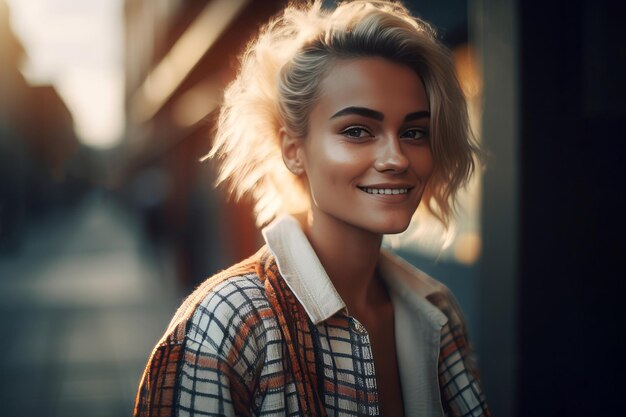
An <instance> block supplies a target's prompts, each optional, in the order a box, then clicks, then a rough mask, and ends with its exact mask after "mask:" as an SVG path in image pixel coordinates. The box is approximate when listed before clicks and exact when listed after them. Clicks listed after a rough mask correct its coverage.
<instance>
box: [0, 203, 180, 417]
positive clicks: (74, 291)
mask: <svg viewBox="0 0 626 417" xmlns="http://www.w3.org/2000/svg"><path fill="white" fill-rule="evenodd" d="M164 265H167V262H164V261H162V260H159V261H157V259H156V258H155V256H154V255H153V254H151V251H150V250H149V248H148V244H147V242H146V241H145V238H144V237H143V236H142V234H141V232H140V229H139V225H138V224H137V222H136V221H135V220H133V218H132V217H130V216H129V215H128V214H127V213H124V212H123V211H122V210H121V209H120V208H119V207H118V206H117V205H116V204H115V202H114V201H112V200H111V199H110V198H107V197H105V196H104V195H103V194H98V193H94V194H92V195H89V196H87V197H86V198H85V199H83V201H82V202H81V203H80V204H79V205H78V206H77V207H75V208H74V209H72V210H68V211H67V212H66V213H65V214H64V215H63V216H61V217H58V218H57V219H56V220H54V221H46V222H45V224H43V225H40V226H38V228H37V229H36V230H31V231H29V233H28V236H27V237H26V239H24V245H23V247H22V248H21V250H20V252H19V254H17V255H11V256H6V255H3V256H1V257H0V335H2V338H3V340H2V343H0V358H1V359H0V375H1V376H2V377H1V379H0V381H1V382H0V415H2V416H49V417H56V416H58V417H61V416H63V417H72V416H90V417H98V416H116V417H117V416H126V415H130V414H131V411H132V406H133V402H134V395H135V393H136V389H137V385H138V381H139V378H140V375H141V372H142V370H143V367H144V365H145V362H146V360H147V358H148V354H149V352H150V350H151V349H152V347H153V345H154V343H155V342H156V341H157V339H158V338H159V336H160V335H161V333H162V332H163V330H164V329H165V326H166V325H167V323H168V321H169V319H170V317H171V316H172V315H173V312H174V311H175V309H176V307H177V306H178V304H179V303H180V298H179V297H178V294H177V291H176V288H175V287H174V281H173V278H172V277H171V276H170V274H169V273H168V271H167V269H168V268H166V267H164Z"/></svg>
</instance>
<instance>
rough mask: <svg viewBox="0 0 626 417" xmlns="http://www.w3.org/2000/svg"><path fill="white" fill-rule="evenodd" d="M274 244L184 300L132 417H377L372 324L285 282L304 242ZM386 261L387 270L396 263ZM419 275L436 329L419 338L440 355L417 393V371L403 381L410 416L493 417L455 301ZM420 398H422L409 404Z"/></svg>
mask: <svg viewBox="0 0 626 417" xmlns="http://www.w3.org/2000/svg"><path fill="white" fill-rule="evenodd" d="M266 240H267V236H266ZM269 243H270V247H271V249H272V250H270V248H268V246H264V247H263V248H261V250H260V251H259V252H258V253H257V254H255V255H254V256H252V257H251V258H249V259H247V260H245V261H243V262H241V263H239V264H237V265H235V266H233V267H231V268H230V269H228V270H226V271H223V272H222V273H220V274H218V275H216V276H214V277H212V278H210V279H208V280H207V281H205V282H204V283H203V284H202V285H201V286H200V287H199V288H198V289H197V290H196V291H195V292H194V293H193V294H192V295H191V296H190V297H189V298H188V299H187V300H186V301H185V302H184V303H183V305H182V306H181V307H180V309H179V310H178V312H177V313H176V315H175V317H174V318H173V320H172V322H171V323H170V326H169V328H168V329H167V331H166V332H165V335H164V336H163V338H162V339H161V341H160V342H159V343H158V344H157V346H156V347H155V349H154V351H153V353H152V356H151V357H150V359H149V361H148V365H147V367H146V369H145V372H144V375H143V378H142V381H141V384H140V387H139V391H138V394H137V400H136V404H135V410H134V414H135V416H145V417H147V416H235V415H237V416H274V415H279V416H281V415H293V416H327V415H333V416H335V415H336V416H339V415H353V416H354V415H359V416H366V415H367V416H376V415H379V407H378V399H377V389H376V376H375V373H374V361H373V356H372V351H371V347H370V344H369V338H368V336H367V332H366V330H365V328H364V327H363V326H362V325H361V324H360V323H359V322H358V321H356V319H354V318H352V317H350V316H349V315H348V314H347V310H346V309H345V308H342V305H341V304H339V305H333V302H334V301H336V300H337V299H338V298H337V297H333V296H332V295H331V296H329V297H321V298H323V300H321V303H322V304H311V303H310V302H309V300H306V299H304V300H303V299H302V298H303V294H304V296H305V297H306V295H307V291H309V292H310V291H311V290H312V288H309V289H308V290H307V291H304V292H303V291H302V288H301V287H298V285H299V283H298V282H297V281H294V280H293V279H291V278H289V277H290V276H291V275H292V274H293V273H294V271H293V270H291V269H290V268H288V267H287V266H286V265H284V258H285V256H283V253H282V252H283V251H284V250H288V248H290V247H292V246H297V245H296V244H294V242H290V241H284V242H282V243H283V244H282V245H281V244H280V243H281V242H278V243H277V242H274V244H273V245H272V242H269ZM296 243H297V242H296ZM275 253H276V254H278V255H279V256H278V259H277V257H276V256H275ZM384 257H385V258H386V259H387V264H392V267H393V263H394V262H398V261H397V260H396V259H393V258H390V255H389V254H384ZM281 259H282V260H283V265H280V266H281V267H279V264H280V261H281ZM401 268H405V269H406V265H401ZM313 269H315V268H313ZM281 272H282V274H281ZM295 272H297V271H295ZM383 273H385V272H384V267H383ZM283 275H284V276H283ZM420 279H421V282H418V281H416V282H414V284H415V285H414V286H413V288H411V291H410V292H411V294H412V293H414V292H416V293H424V286H425V287H428V291H427V292H426V293H427V296H426V298H425V300H424V299H422V300H421V301H420V300H417V301H418V302H421V303H424V305H427V306H428V307H427V309H426V310H424V311H426V312H427V315H428V314H429V315H431V316H432V317H430V318H428V319H427V320H426V323H427V325H426V326H425V327H424V328H425V329H426V331H427V332H428V331H431V330H433V329H435V330H436V333H433V332H431V333H423V332H422V333H420V337H422V336H424V335H432V334H434V335H435V336H436V337H435V338H434V339H433V338H431V337H426V341H425V343H426V345H425V346H431V345H432V346H434V348H435V350H434V351H435V352H436V354H435V355H431V354H429V353H428V352H429V351H426V354H424V355H422V356H423V358H425V359H422V360H421V361H420V360H418V359H416V363H417V364H418V365H417V369H416V372H410V374H414V373H415V374H419V373H424V374H429V372H428V369H429V367H430V368H432V372H433V374H434V377H433V378H432V381H433V383H431V384H426V385H424V384H423V383H418V384H413V385H414V386H411V387H410V388H411V390H413V389H414V388H415V389H416V388H417V387H416V386H415V385H418V386H419V387H420V390H419V391H420V392H418V391H417V390H416V391H412V392H407V391H406V389H405V388H406V387H405V386H404V385H405V381H409V383H407V385H411V383H410V381H411V379H410V377H411V375H408V376H407V378H406V379H403V380H402V382H403V392H404V394H405V395H404V402H405V412H406V414H407V416H408V415H422V416H450V417H457V416H489V415H490V412H489V409H488V407H487V405H486V402H485V399H484V395H483V394H482V389H481V387H480V383H479V379H478V374H477V371H476V368H475V366H474V363H473V360H472V355H471V352H470V348H469V345H468V342H467V339H466V336H465V328H464V325H463V322H462V319H461V315H460V313H459V309H458V307H457V305H456V303H455V301H454V299H453V297H452V296H451V295H450V294H449V291H448V290H447V289H446V288H445V287H444V286H443V285H441V284H439V283H437V282H436V281H434V280H432V279H430V278H428V277H420ZM290 284H291V285H290ZM420 286H421V288H420ZM294 290H295V291H294ZM313 290H314V288H313ZM405 290H406V288H405ZM405 292H406V291H405ZM296 294H298V295H300V297H298V296H297V295H296ZM316 295H317V297H314V298H316V299H319V298H320V297H319V294H316ZM339 300H340V298H339ZM329 303H330V305H329ZM344 307H345V306H344ZM429 309H430V310H429ZM330 312H334V313H333V314H331V313H330ZM433 318H434V319H433ZM442 318H443V320H442ZM430 319H433V320H430ZM429 320H430V321H429ZM429 329H430V330H429ZM431 339H433V340H431ZM435 339H436V340H435ZM416 350H422V347H418V346H416ZM399 354H400V352H399ZM415 354H416V355H417V352H416V353H415ZM399 357H401V355H399ZM422 363H423V364H422ZM400 365H401V371H402V370H403V369H402V368H406V367H404V366H402V365H403V364H400ZM426 380H430V379H426ZM436 381H438V386H437V384H436ZM432 386H435V387H434V388H433V387H432ZM429 388H433V389H432V390H430V391H432V392H430V393H429ZM421 391H424V393H422V392H421ZM420 395H421V396H423V397H425V398H426V400H424V401H420V405H415V404H411V400H412V398H411V397H416V398H417V397H420ZM407 397H408V398H407ZM433 404H435V405H433Z"/></svg>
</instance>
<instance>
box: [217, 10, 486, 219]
mask: <svg viewBox="0 0 626 417" xmlns="http://www.w3.org/2000/svg"><path fill="white" fill-rule="evenodd" d="M367 56H380V57H383V58H386V59H389V60H391V61H394V62H397V63H400V64H404V65H407V66H409V67H411V68H412V69H414V70H415V71H416V72H417V74H418V75H419V76H420V77H421V79H422V81H423V82H424V86H425V88H426V94H427V96H428V100H429V103H430V114H431V126H430V132H431V135H430V136H431V148H432V153H433V160H434V171H433V174H432V176H431V178H430V180H429V182H428V185H427V187H426V190H425V193H424V196H423V198H422V201H423V202H424V203H425V204H426V208H427V209H428V211H429V212H430V213H432V214H433V215H434V216H435V217H436V218H438V219H439V220H440V221H441V222H442V223H443V224H444V225H445V226H447V225H448V222H449V219H450V216H451V214H452V213H453V211H454V205H455V198H456V193H457V191H458V190H459V189H460V188H461V187H462V186H464V185H465V184H466V183H467V181H468V180H469V178H470V177H471V175H472V173H473V171H474V168H475V162H474V160H475V157H476V156H477V155H478V152H479V150H478V147H477V146H476V142H475V140H474V138H473V136H472V134H471V129H470V126H469V120H468V114H467V106H466V102H465V97H464V95H463V92H462V90H461V87H460V85H459V82H458V80H457V78H456V74H455V69H454V65H453V63H452V60H451V57H450V54H449V51H448V50H447V49H446V48H445V47H444V46H443V45H441V44H440V43H439V42H438V41H437V39H436V33H435V31H434V29H433V28H432V27H431V26H430V25H429V24H428V23H426V22H424V21H422V20H420V19H418V18H415V17H413V16H411V15H410V13H409V12H408V10H407V9H406V8H405V7H404V6H402V5H401V4H399V3H396V2H391V1H349V2H344V3H341V4H340V5H339V6H337V8H336V9H335V10H332V11H329V10H324V9H322V7H321V1H319V0H316V1H315V2H313V3H305V4H302V3H293V4H291V5H289V6H288V7H287V8H286V9H285V10H284V12H283V13H282V14H281V15H280V16H278V17H276V18H275V19H273V20H272V21H270V22H269V23H268V24H267V25H266V26H264V27H263V28H262V29H261V31H260V33H259V35H258V36H257V37H256V38H255V39H253V40H252V42H250V43H249V45H248V47H247V48H246V50H245V52H244V53H243V55H242V57H241V67H240V70H239V73H238V74H237V77H236V78H235V80H234V81H233V82H232V83H231V84H230V85H229V86H228V87H227V89H226V91H225V93H224V102H223V105H222V108H221V112H220V115H219V119H218V122H217V126H216V134H215V137H214V142H213V147H212V149H211V151H210V153H209V155H208V157H217V158H218V159H219V163H220V173H219V177H218V183H223V182H225V183H227V184H228V190H229V192H230V193H231V194H232V195H234V196H235V198H237V199H239V198H241V197H244V196H247V195H249V196H251V197H252V199H253V200H254V203H255V206H254V207H255V214H256V218H257V224H258V225H259V226H261V225H264V224H266V223H268V222H270V221H271V220H272V219H273V218H274V217H276V215H278V214H280V213H285V212H287V213H289V212H291V213H293V212H299V211H303V210H306V209H307V208H308V207H309V204H310V203H309V199H308V195H307V192H306V190H305V189H304V187H303V184H302V182H301V181H300V180H299V178H298V177H296V176H295V175H293V174H291V173H290V172H289V171H288V170H287V168H286V167H285V165H284V163H283V161H282V153H281V147H280V139H279V131H280V129H281V128H285V129H286V131H287V132H288V133H289V134H290V135H293V136H294V137H299V138H305V137H306V136H307V132H308V115H309V114H310V112H311V110H312V108H313V106H314V105H315V103H316V101H317V99H318V95H319V91H320V88H319V86H320V83H321V81H322V80H323V79H324V77H325V76H326V75H327V74H328V72H329V69H330V68H331V66H332V64H333V63H334V62H336V61H337V60H340V59H351V58H358V57H367Z"/></svg>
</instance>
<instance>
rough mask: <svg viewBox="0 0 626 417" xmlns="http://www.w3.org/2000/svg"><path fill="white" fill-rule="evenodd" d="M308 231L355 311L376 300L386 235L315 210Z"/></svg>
mask: <svg viewBox="0 0 626 417" xmlns="http://www.w3.org/2000/svg"><path fill="white" fill-rule="evenodd" d="M304 229H305V233H306V235H307V237H308V239H309V241H310V243H311V246H312V247H313V249H314V250H315V253H316V254H317V257H318V258H319V260H320V262H321V263H322V266H323V267H324V269H325V270H326V273H327V274H328V276H329V278H330V280H331V281H332V282H333V285H334V286H335V288H336V289H337V292H339V295H340V296H341V298H342V299H343V300H344V302H345V303H346V306H347V307H348V310H349V311H351V312H357V311H363V310H365V309H366V308H367V306H368V304H370V303H371V302H372V300H371V298H372V297H371V295H372V293H375V292H376V291H372V289H373V288H374V286H376V285H378V283H377V281H376V280H375V276H376V264H377V263H378V257H379V253H380V245H381V242H382V235H380V234H377V233H372V232H368V231H366V230H363V229H361V228H358V227H355V226H353V225H350V224H348V223H345V222H343V221H341V220H338V219H336V218H333V217H330V216H328V215H326V214H324V213H318V212H316V211H315V210H313V211H312V212H311V213H310V214H309V216H308V219H307V222H306V224H305V228H304Z"/></svg>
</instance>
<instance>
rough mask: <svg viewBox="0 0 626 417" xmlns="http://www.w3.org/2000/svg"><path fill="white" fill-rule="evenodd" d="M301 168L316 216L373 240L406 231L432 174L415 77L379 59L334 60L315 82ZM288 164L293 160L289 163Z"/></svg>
mask: <svg viewBox="0 0 626 417" xmlns="http://www.w3.org/2000/svg"><path fill="white" fill-rule="evenodd" d="M320 88H321V94H320V99H319V101H318V103H317V104H316V105H315V106H314V107H313V109H312V111H311V113H310V115H309V134H308V136H307V138H305V139H304V140H300V141H298V142H297V145H296V146H297V149H296V150H295V151H294V152H292V153H291V154H292V155H293V157H289V156H287V157H285V160H286V162H287V163H288V165H289V161H290V160H291V161H292V162H293V161H294V160H295V161H296V162H298V161H299V162H300V166H301V168H302V170H303V172H302V175H303V176H304V177H305V179H306V182H307V183H308V187H309V191H310V195H311V212H312V215H313V217H314V218H316V217H317V218H320V217H323V218H324V220H325V222H326V223H328V221H331V222H340V223H342V224H343V225H344V226H345V225H346V224H347V225H350V226H353V227H356V228H359V229H363V230H366V231H369V232H372V233H377V234H391V233H400V232H402V231H404V230H405V229H406V228H407V227H408V225H409V223H410V221H411V218H412V216H413V214H414V213H415V210H416V209H417V206H418V205H419V203H420V199H421V197H422V194H423V192H424V188H425V187H426V184H427V182H428V179H429V177H430V175H431V172H432V170H433V159H432V154H431V150H430V142H429V121H430V119H429V104H428V98H427V96H426V93H425V91H424V85H423V83H422V80H421V79H420V77H419V76H418V75H417V74H416V73H415V72H414V71H413V70H412V69H410V68H409V67H407V66H403V65H400V64H397V63H394V62H392V61H389V60H387V59H384V58H378V57H367V58H356V59H350V60H343V61H339V62H338V63H337V64H336V65H334V66H333V67H332V69H331V71H330V73H329V75H328V76H327V77H326V79H325V80H323V81H322V83H321V87H320ZM290 158H291V159H290Z"/></svg>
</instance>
